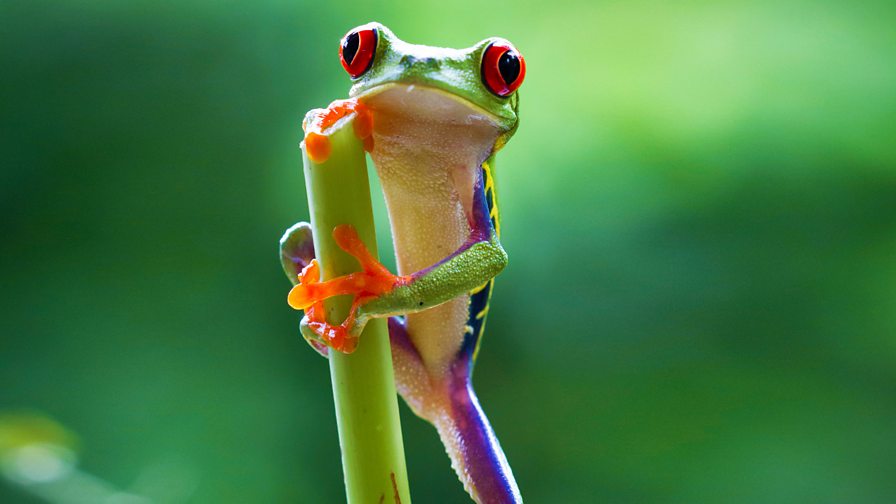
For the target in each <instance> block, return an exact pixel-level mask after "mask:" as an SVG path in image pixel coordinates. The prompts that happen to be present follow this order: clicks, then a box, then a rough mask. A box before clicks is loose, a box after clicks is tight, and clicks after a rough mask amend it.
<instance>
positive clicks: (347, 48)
mask: <svg viewBox="0 0 896 504" xmlns="http://www.w3.org/2000/svg"><path fill="white" fill-rule="evenodd" d="M360 42H361V37H360V36H359V35H358V32H352V33H350V34H349V36H348V37H345V40H343V41H342V58H343V59H344V60H345V62H346V63H348V64H349V65H351V64H352V61H353V60H354V59H355V54H358V44H359V43H360Z"/></svg>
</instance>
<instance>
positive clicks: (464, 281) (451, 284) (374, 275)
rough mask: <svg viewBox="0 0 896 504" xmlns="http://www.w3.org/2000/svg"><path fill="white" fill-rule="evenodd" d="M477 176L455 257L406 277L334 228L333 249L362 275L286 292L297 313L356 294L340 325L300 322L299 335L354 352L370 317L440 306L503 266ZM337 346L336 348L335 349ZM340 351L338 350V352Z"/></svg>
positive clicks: (349, 232) (350, 232) (344, 229)
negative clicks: (466, 226) (464, 235)
mask: <svg viewBox="0 0 896 504" xmlns="http://www.w3.org/2000/svg"><path fill="white" fill-rule="evenodd" d="M483 184H484V181H483V176H482V174H481V173H480V174H479V178H478V180H477V184H476V186H475V187H474V197H473V202H472V207H471V211H470V212H469V215H468V219H469V221H470V228H471V232H470V236H469V238H468V239H467V240H466V242H465V243H464V244H463V245H461V246H460V247H459V248H458V249H457V250H456V251H455V252H454V253H452V254H451V255H449V256H448V257H446V258H445V259H443V260H441V261H439V262H438V263H436V264H434V265H432V266H430V267H428V268H426V269H424V270H421V271H418V272H416V273H413V274H411V275H407V276H398V275H393V274H391V273H390V272H389V271H388V270H387V269H386V268H385V267H384V266H383V265H382V264H381V263H380V262H379V261H377V260H376V259H375V258H374V257H373V256H372V255H371V254H370V252H369V251H368V250H367V248H366V247H365V246H364V244H363V242H361V240H360V239H359V238H358V236H357V233H356V232H355V231H354V228H352V227H351V226H348V225H342V226H337V227H336V229H334V230H333V237H334V239H335V240H336V243H337V245H339V247H340V248H342V249H343V250H344V251H345V252H347V253H348V254H350V255H352V256H353V257H355V258H356V259H357V260H358V262H359V264H360V265H361V269H362V270H361V271H359V272H357V273H351V274H349V275H345V276H342V277H338V278H334V279H332V280H328V281H325V282H315V281H309V282H305V281H303V282H300V283H299V284H298V285H295V286H294V287H293V289H292V290H291V291H290V293H289V298H288V301H289V304H290V306H292V307H293V308H295V309H300V310H306V311H307V310H308V309H309V308H310V309H311V310H312V311H313V307H314V305H315V304H316V303H320V302H321V301H323V300H324V299H327V298H329V297H332V296H338V295H346V294H351V295H354V297H355V298H354V303H353V305H352V310H351V314H350V315H349V317H348V318H347V319H346V320H345V322H343V323H342V324H340V325H338V326H334V325H330V324H328V323H326V321H319V322H308V323H306V324H303V331H304V332H303V334H305V336H306V338H309V337H311V336H310V334H308V333H309V332H313V333H314V334H315V335H317V337H318V338H320V339H322V340H324V341H329V340H333V339H334V338H335V340H338V341H347V342H349V343H350V344H349V345H347V346H346V348H343V349H341V350H342V351H348V352H350V351H352V350H353V349H354V345H353V343H354V342H355V341H357V338H358V336H359V335H360V334H361V332H362V331H363V329H364V326H365V325H366V323H367V322H368V321H369V320H370V319H371V318H373V317H386V316H392V315H401V314H407V313H413V312H418V311H423V310H426V309H429V308H432V307H434V306H437V305H440V304H442V303H444V302H446V301H448V300H451V299H453V298H455V297H457V296H459V295H461V294H464V293H466V292H469V291H470V290H472V289H475V288H476V287H478V286H480V285H482V284H483V283H485V282H486V281H488V280H489V279H491V278H493V277H494V276H495V275H497V274H498V273H500V272H501V270H502V269H504V267H505V266H506V265H507V254H506V252H504V249H503V248H502V247H501V244H500V243H499V242H498V238H497V234H496V233H495V230H494V227H493V225H492V221H491V218H490V217H489V211H488V205H487V203H486V201H485V191H484V190H483ZM334 348H335V347H334ZM337 349H338V348H337Z"/></svg>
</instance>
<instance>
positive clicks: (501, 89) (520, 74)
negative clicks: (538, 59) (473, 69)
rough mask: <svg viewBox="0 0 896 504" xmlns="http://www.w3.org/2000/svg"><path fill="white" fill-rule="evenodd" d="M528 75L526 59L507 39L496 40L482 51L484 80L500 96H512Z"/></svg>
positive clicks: (490, 89)
mask: <svg viewBox="0 0 896 504" xmlns="http://www.w3.org/2000/svg"><path fill="white" fill-rule="evenodd" d="M524 77H526V60H524V59H523V55H522V54H520V53H519V51H517V50H516V47H513V44H511V43H510V42H508V41H506V40H501V39H499V40H496V41H495V42H492V44H491V45H490V46H488V47H486V48H485V52H483V53H482V82H484V83H485V87H487V88H488V90H489V91H491V92H492V93H495V94H496V95H498V96H510V94H511V93H513V92H514V91H516V90H517V88H519V87H520V84H522V83H523V78H524Z"/></svg>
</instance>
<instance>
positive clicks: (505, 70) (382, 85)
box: [339, 23, 526, 149]
mask: <svg viewBox="0 0 896 504" xmlns="http://www.w3.org/2000/svg"><path fill="white" fill-rule="evenodd" d="M339 57H340V60H341V61H342V66H343V67H344V68H345V70H346V71H347V72H348V73H349V75H350V76H351V77H352V80H353V81H354V85H353V86H352V88H351V90H350V92H349V94H350V96H351V97H353V98H358V99H360V100H361V101H362V102H364V103H366V104H368V105H371V106H372V108H374V109H375V111H376V109H379V110H381V111H384V112H385V113H386V114H391V115H402V116H404V117H405V118H411V117H412V118H414V119H415V120H416V121H421V122H423V123H430V124H432V123H442V124H455V125H464V124H467V125H478V126H482V127H483V128H484V129H486V130H492V131H494V132H495V136H494V137H493V138H494V142H495V144H494V145H493V147H495V148H496V149H497V148H500V147H501V146H502V145H503V144H504V143H505V142H506V141H507V139H508V138H510V136H511V135H513V133H514V131H516V127H517V121H518V119H517V105H518V103H519V95H518V91H517V89H518V88H519V86H520V84H522V82H523V78H524V77H525V74H526V64H525V61H524V60H523V57H522V55H520V53H519V52H518V51H517V50H516V48H514V46H513V45H512V44H510V42H508V41H506V40H504V39H500V38H494V37H493V38H488V39H485V40H483V41H481V42H479V43H478V44H476V45H474V46H472V47H469V48H467V49H445V48H441V47H430V46H424V45H415V44H409V43H407V42H404V41H402V40H401V39H399V38H398V37H396V36H395V35H394V34H393V33H392V32H391V31H390V30H389V29H388V28H386V27H385V26H383V25H381V24H379V23H368V24H365V25H362V26H359V27H357V28H354V29H353V30H351V31H349V32H348V33H347V34H346V35H345V37H344V38H343V39H342V42H341V45H340V48H339ZM489 136H490V135H489Z"/></svg>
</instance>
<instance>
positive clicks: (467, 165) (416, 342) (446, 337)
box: [281, 23, 522, 504]
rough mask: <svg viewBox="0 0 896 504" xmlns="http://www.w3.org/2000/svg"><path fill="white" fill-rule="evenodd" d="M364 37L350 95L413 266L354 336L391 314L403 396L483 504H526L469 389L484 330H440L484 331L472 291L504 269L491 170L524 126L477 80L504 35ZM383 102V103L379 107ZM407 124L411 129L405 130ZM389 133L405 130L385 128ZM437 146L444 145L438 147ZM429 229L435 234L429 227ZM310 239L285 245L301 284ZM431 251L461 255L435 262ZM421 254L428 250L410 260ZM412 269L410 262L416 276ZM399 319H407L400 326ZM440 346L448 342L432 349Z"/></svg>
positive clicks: (299, 233)
mask: <svg viewBox="0 0 896 504" xmlns="http://www.w3.org/2000/svg"><path fill="white" fill-rule="evenodd" d="M363 29H375V30H376V32H377V35H378V36H377V44H376V51H375V54H374V57H373V60H372V63H371V66H370V67H369V69H368V70H367V71H366V72H365V73H364V74H363V75H362V76H360V77H359V78H357V79H355V80H354V84H353V86H352V88H351V90H350V93H349V94H350V96H351V97H352V98H357V99H359V100H360V101H361V102H362V103H365V104H366V105H368V106H369V108H370V109H371V111H372V113H373V124H374V133H373V136H374V140H375V147H374V150H373V151H372V152H371V157H372V158H373V159H374V163H375V164H376V165H377V170H378V172H379V173H380V180H381V182H382V185H383V190H384V193H385V194H386V200H387V207H388V209H389V213H390V215H389V217H390V222H391V224H392V230H393V238H394V239H395V248H396V256H397V259H398V262H399V269H400V270H401V269H402V268H403V269H405V270H407V271H402V272H401V273H402V274H403V275H404V276H406V277H409V278H410V281H408V282H405V283H402V284H399V285H398V286H396V287H395V288H393V289H392V290H391V291H389V292H386V293H384V294H382V295H380V296H378V297H375V298H373V299H369V300H367V301H365V302H364V303H363V304H361V305H360V306H359V307H358V310H357V312H356V318H355V322H354V324H353V325H351V326H350V327H349V328H348V330H349V333H350V335H351V336H359V335H360V334H361V332H362V331H363V329H364V326H365V324H366V323H367V322H368V321H369V320H370V319H372V318H378V317H394V318H393V319H391V320H390V338H391V341H392V353H393V361H394V362H395V366H394V368H395V374H396V384H397V385H398V389H399V392H400V393H401V395H402V396H403V397H404V399H405V400H406V401H407V403H408V404H409V406H410V407H411V408H412V409H413V410H414V412H415V413H417V414H418V415H419V416H421V417H423V418H426V419H427V420H429V421H431V422H432V423H433V424H434V425H435V426H436V427H437V429H438V430H439V433H440V435H441V437H442V440H443V442H444V444H445V446H446V450H447V451H448V454H449V455H450V456H451V459H452V465H453V466H454V468H455V470H456V471H457V473H458V476H459V477H460V479H461V480H462V482H463V483H464V485H465V487H466V489H467V491H468V492H469V493H470V494H471V496H472V497H473V499H474V500H475V501H476V502H479V503H486V502H488V503H492V502H495V503H508V504H513V503H520V502H522V499H521V497H520V494H519V490H518V488H517V486H516V482H515V481H514V478H513V475H512V473H511V471H510V467H509V465H508V464H507V461H506V458H505V457H504V454H503V452H502V450H501V448H500V445H499V444H498V442H497V439H496V438H495V436H494V433H493V431H492V429H491V427H490V425H489V423H488V420H487V419H486V418H485V416H484V414H483V413H482V410H481V408H480V407H479V403H478V400H477V399H476V396H475V394H474V393H473V390H472V385H471V384H470V376H471V373H472V366H473V359H474V358H475V354H476V352H475V350H474V349H473V348H474V347H476V346H478V341H479V336H480V335H481V331H482V329H481V328H482V327H483V326H482V325H479V326H478V329H477V331H476V333H475V334H473V329H472V327H471V325H464V323H463V322H461V323H460V324H459V325H458V324H457V323H454V325H451V324H450V323H447V322H444V321H446V320H452V321H456V320H458V318H459V317H462V318H463V320H467V313H469V314H470V317H471V318H470V319H469V320H471V321H472V320H476V319H482V320H481V321H482V323H484V317H485V313H486V312H487V304H486V305H485V307H483V306H479V305H477V306H474V304H473V303H472V301H471V300H472V299H473V294H475V293H477V292H480V291H481V289H482V287H483V285H484V284H488V289H489V291H487V292H486V294H490V288H491V284H490V283H489V281H490V280H491V279H493V278H494V277H495V276H496V275H497V274H498V273H500V272H501V271H502V270H503V269H504V267H505V266H506V265H507V254H506V253H505V251H504V249H503V248H502V247H501V244H500V242H499V240H498V233H497V230H496V227H497V226H498V215H497V203H496V201H495V194H494V185H493V183H492V180H491V171H490V170H491V167H493V166H494V158H495V154H496V152H497V151H498V150H499V149H500V148H501V147H503V146H504V144H505V143H506V142H507V141H508V140H509V138H510V137H511V136H512V135H513V133H514V132H515V131H516V128H517V126H518V123H519V119H518V116H517V107H518V103H519V97H518V93H517V92H513V93H512V94H511V95H509V96H506V97H500V96H497V95H496V94H494V93H492V92H491V91H489V89H488V88H487V87H486V86H485V84H484V83H483V78H482V76H481V67H482V58H483V52H484V51H485V50H486V49H487V48H488V47H489V46H490V45H491V44H492V43H494V42H498V41H502V39H497V38H489V39H485V40H483V41H481V42H479V43H478V44H476V45H474V46H472V47H470V48H467V49H444V48H435V47H429V46H422V45H414V44H409V43H406V42H404V41H402V40H400V39H398V38H397V37H396V36H395V35H394V34H393V33H392V32H391V31H389V29H387V28H386V27H384V26H382V25H380V24H378V23H369V24H367V25H363V26H360V27H358V28H356V29H355V30H363ZM396 89H397V90H398V91H395V90H396ZM390 90H391V91H390ZM390 92H391V93H392V94H391V95H390V94H389V93H390ZM378 96H380V97H383V96H385V97H386V98H380V100H381V101H380V102H377V99H378V98H377V97H378ZM408 97H410V98H408ZM384 103H385V105H384ZM396 104H397V105H396ZM443 112H444V114H445V115H446V117H445V119H444V121H443V120H442V118H441V116H440V114H442V113H443ZM378 114H379V115H378ZM402 114H405V115H402ZM421 117H425V119H423V120H421V119H420V118H421ZM390 121H391V125H390ZM415 121H417V122H415ZM405 123H411V124H412V125H411V126H410V127H408V129H403V130H402V129H401V128H402V127H403V126H404V125H405ZM396 125H397V126H396ZM483 125H484V126H483ZM390 127H392V128H397V129H398V130H399V131H400V132H399V133H397V134H395V133H394V131H391V132H390V131H389V128H390ZM378 128H383V129H382V130H380V129H378ZM427 128H431V129H432V131H433V133H424V135H430V136H420V138H422V139H423V142H422V143H421V145H419V146H418V145H413V144H410V143H409V142H411V140H404V139H406V138H412V137H414V135H415V134H417V132H418V131H420V130H426V129H427ZM390 134H391V135H392V136H390ZM433 138H435V139H437V140H438V141H437V142H432V139H433ZM396 139H399V140H396ZM390 142H392V144H390ZM396 142H397V143H398V145H397V146H396V145H395V144H396ZM452 142H453V143H452ZM446 144H450V145H452V146H456V150H457V151H458V152H459V153H458V155H457V156H456V157H452V156H454V154H453V152H450V149H449V150H448V151H446V150H444V149H443V150H439V149H441V148H442V147H441V146H443V145H446ZM390 149H391V150H390ZM427 149H430V151H427ZM420 152H431V153H432V155H431V156H430V157H427V156H426V155H421V154H420ZM378 156H379V157H378ZM430 158H431V160H430ZM381 160H382V161H383V162H382V163H380V161H381ZM446 166H449V168H446ZM457 166H460V168H456V167H457ZM455 172H457V173H462V175H458V176H457V177H459V180H461V182H457V183H454V184H453V185H452V184H451V183H448V184H445V180H446V179H450V178H451V177H453V176H454V175H450V173H455ZM446 173H449V175H446ZM428 174H432V176H433V177H435V179H438V180H435V179H434V180H433V181H432V182H433V187H436V188H438V187H442V188H443V189H444V187H446V186H447V187H448V188H449V189H448V190H447V192H446V191H441V192H440V191H439V190H432V191H429V182H431V181H430V180H428V179H426V178H425V177H428V176H429V175H428ZM421 177H424V178H423V179H421ZM463 177H467V178H466V179H464V178H463ZM455 182H456V181H455ZM440 183H441V184H442V185H441V186H439V184H440ZM422 186H426V187H425V188H422ZM469 192H472V193H473V194H472V195H470V194H469ZM409 195H410V196H409ZM446 195H447V196H446ZM390 197H391V198H392V199H390ZM402 198H404V199H402ZM427 198H446V199H451V201H452V203H451V204H453V205H455V207H457V208H463V209H462V210H458V211H457V212H455V213H454V214H452V213H451V212H450V211H449V212H447V213H445V212H443V213H439V212H438V211H433V212H430V210H431V209H433V208H440V209H445V208H453V207H452V206H451V205H449V204H447V203H446V202H445V201H425V200H426V199H427ZM402 213H404V214H405V215H401V214H402ZM420 213H426V215H427V219H423V220H421V219H420V217H419V216H408V214H420ZM464 217H465V219H464ZM415 219H416V220H415ZM440 219H441V220H440ZM433 221H435V224H433ZM458 222H461V223H462V224H458ZM430 225H431V226H433V227H431V228H429V227H427V226H430ZM443 230H447V231H444V232H443ZM402 233H404V234H403V235H402ZM452 233H454V234H453V235H452ZM443 235H444V236H447V235H451V236H454V237H455V238H454V239H453V241H452V240H451V239H443V241H441V242H440V244H439V245H438V246H437V247H436V246H429V248H428V249H427V244H428V243H429V242H431V241H433V240H435V241H438V240H439V239H440V238H444V236H443ZM460 235H463V236H461V238H459V239H458V238H457V236H460ZM310 240H311V233H310V227H309V226H308V225H307V224H304V223H300V224H297V225H296V226H293V227H292V228H291V229H290V230H288V231H287V233H286V235H284V237H283V239H282V240H281V259H282V261H283V265H284V269H285V270H286V273H287V275H288V276H289V277H290V279H291V280H292V281H293V282H294V283H295V282H296V278H297V275H298V273H299V271H300V270H301V267H302V266H303V265H304V264H307V262H308V261H309V260H310V259H311V258H310V256H309V251H311V250H312V247H311V246H310ZM434 247H435V248H437V249H438V250H445V247H454V248H455V250H454V252H453V253H450V254H448V255H447V256H444V257H435V258H434V257H433V250H434ZM418 250H422V251H424V252H420V254H421V255H420V257H415V256H414V254H415V253H416V251H418ZM448 250H451V249H450V248H449V249H448ZM442 253H444V252H442ZM402 264H404V266H402ZM409 264H412V265H415V266H412V267H411V269H409V267H408V266H407V265H409ZM312 288H313V287H312ZM486 299H487V296H486ZM477 302H478V301H477ZM486 303H487V301H486ZM430 310H431V311H430ZM452 310H453V311H452ZM467 310H469V311H467ZM476 311H480V313H478V314H477V313H475V312H476ZM426 312H428V315H427V313H426ZM415 314H419V315H415ZM400 315H404V316H405V318H404V319H401V318H398V317H397V316H400ZM477 315H478V316H477ZM415 317H419V318H415ZM473 317H475V319H474V318H473ZM405 322H406V326H407V329H406V330H405V329H404V326H405ZM471 323H472V322H471ZM446 324H447V325H446ZM446 327H447V328H448V329H446ZM301 330H302V334H303V336H304V337H305V338H306V339H307V340H308V341H309V343H312V346H314V347H315V348H316V349H318V350H319V351H321V353H326V348H324V347H323V341H324V340H323V339H322V338H321V336H320V335H319V334H318V333H317V332H315V330H314V329H313V328H312V326H311V325H309V320H308V318H307V317H305V318H303V319H302V324H301ZM446 331H448V333H449V334H445V332H446ZM471 337H472V340H473V341H472V345H471V344H470V342H469V341H468V340H469V339H470V338H471ZM435 340H439V341H441V343H440V342H436V343H433V341H435ZM443 343H444V344H443ZM360 344H362V345H363V341H361V342H360ZM440 345H441V346H440Z"/></svg>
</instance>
